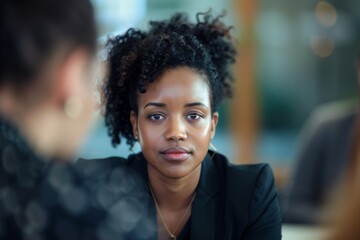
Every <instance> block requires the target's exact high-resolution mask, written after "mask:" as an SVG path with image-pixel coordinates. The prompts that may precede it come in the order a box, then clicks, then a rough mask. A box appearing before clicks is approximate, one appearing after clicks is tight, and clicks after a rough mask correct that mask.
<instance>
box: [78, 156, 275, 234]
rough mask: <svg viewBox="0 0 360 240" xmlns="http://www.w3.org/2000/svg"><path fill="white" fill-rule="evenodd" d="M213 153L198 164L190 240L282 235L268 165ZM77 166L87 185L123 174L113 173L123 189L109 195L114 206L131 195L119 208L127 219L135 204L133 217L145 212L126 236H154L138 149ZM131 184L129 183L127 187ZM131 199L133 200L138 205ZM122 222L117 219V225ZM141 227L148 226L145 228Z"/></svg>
mask: <svg viewBox="0 0 360 240" xmlns="http://www.w3.org/2000/svg"><path fill="white" fill-rule="evenodd" d="M212 154H213V153H212V152H209V154H208V155H207V156H206V158H205V160H204V161H203V163H202V168H201V177H200V182H199V184H198V186H197V189H196V192H197V194H196V198H195V200H194V202H193V206H192V215H191V218H190V220H189V221H190V222H188V224H187V226H188V229H189V235H190V239H196V240H199V239H221V240H225V239H243V240H262V239H264V240H277V239H281V217H280V209H279V203H278V197H277V192H276V190H275V186H274V178H273V174H272V171H271V169H270V167H269V166H268V165H267V164H253V165H233V164H230V163H229V162H228V161H227V159H226V158H225V157H224V156H222V155H220V154H215V155H214V156H213V157H212V158H211V157H210V156H212ZM78 166H79V168H80V169H81V171H83V173H84V174H85V176H88V181H89V184H92V183H91V182H93V183H94V182H99V181H103V180H105V181H109V182H111V183H110V185H114V180H111V179H113V178H114V177H111V176H113V175H114V172H118V173H120V172H121V173H122V174H125V175H126V176H123V177H120V175H119V174H117V175H118V176H119V177H117V178H118V180H117V183H118V184H119V186H118V188H119V189H122V190H121V191H118V192H117V193H114V194H112V196H111V197H108V198H110V199H113V203H112V204H117V201H123V200H121V199H122V198H124V197H125V198H127V199H129V201H127V202H128V203H127V204H125V205H126V208H125V207H124V208H122V211H124V214H125V215H127V216H129V217H131V213H129V211H134V209H135V208H137V207H139V208H141V209H142V210H141V211H137V212H135V216H136V214H137V215H139V212H141V213H144V214H143V215H142V216H141V217H138V223H137V224H136V226H135V224H133V225H134V226H133V229H132V231H128V232H127V234H126V239H139V238H140V237H139V235H136V234H138V232H139V231H140V232H142V233H143V236H145V235H146V234H148V239H157V226H156V224H157V222H156V210H155V205H154V202H153V200H152V198H151V195H150V192H149V187H148V184H147V179H148V176H147V163H146V160H145V159H144V157H143V155H142V154H141V153H139V154H136V155H130V156H129V158H128V159H123V158H119V157H110V158H106V159H97V160H80V161H79V162H78ZM119 178H121V179H119ZM91 179H92V180H91ZM94 180H95V181H94ZM121 181H124V182H121ZM129 182H130V185H132V187H128V186H126V187H125V185H129ZM134 182H135V183H136V184H134ZM121 185H124V186H121ZM139 199H140V200H139ZM129 202H136V206H135V204H134V205H131V204H130V205H129ZM139 203H140V205H139ZM121 224H122V223H120V222H118V226H120V225H121ZM126 224H127V225H129V224H128V223H126ZM126 224H125V225H126ZM149 225H150V226H149ZM145 229H152V230H151V231H149V232H146V231H145ZM145 232H146V233H145ZM181 235H182V234H181ZM137 236H138V237H137Z"/></svg>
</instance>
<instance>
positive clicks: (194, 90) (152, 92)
mask: <svg viewBox="0 0 360 240" xmlns="http://www.w3.org/2000/svg"><path fill="white" fill-rule="evenodd" d="M149 101H152V102H163V101H179V102H182V103H185V102H189V103H190V102H203V103H204V104H207V105H208V104H209V102H210V90H209V86H208V84H207V82H206V81H205V80H204V77H203V76H202V75H200V74H199V73H197V72H195V71H194V70H192V69H190V68H177V69H171V70H167V71H166V72H164V73H163V74H162V75H160V76H159V78H158V79H156V81H154V82H153V83H151V84H149V85H148V87H147V90H146V93H144V94H139V104H146V103H147V102H149Z"/></svg>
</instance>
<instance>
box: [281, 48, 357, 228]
mask: <svg viewBox="0 0 360 240" xmlns="http://www.w3.org/2000/svg"><path fill="white" fill-rule="evenodd" d="M356 70H357V76H358V84H360V54H358V56H357V61H356ZM358 117H359V100H358V98H354V99H348V100H342V101H338V102H334V103H328V104H325V105H323V106H321V107H318V108H316V109H315V111H314V113H313V114H312V116H311V118H310V119H309V121H308V123H307V124H306V126H305V128H304V130H303V132H302V134H303V135H302V141H301V149H300V152H299V154H298V157H297V160H296V165H295V168H294V173H293V176H292V179H291V182H290V184H289V186H287V187H288V188H287V189H285V190H284V191H283V197H282V201H281V205H282V211H283V220H284V222H286V223H294V224H319V223H322V222H323V221H326V219H325V218H327V217H328V214H327V210H326V209H327V205H328V204H329V202H331V201H332V195H333V193H334V192H336V191H337V188H338V187H339V186H340V184H341V183H342V181H343V179H344V176H346V175H347V170H348V165H349V159H350V158H351V150H352V148H353V146H354V142H355V129H356V127H357V124H356V119H357V118H358Z"/></svg>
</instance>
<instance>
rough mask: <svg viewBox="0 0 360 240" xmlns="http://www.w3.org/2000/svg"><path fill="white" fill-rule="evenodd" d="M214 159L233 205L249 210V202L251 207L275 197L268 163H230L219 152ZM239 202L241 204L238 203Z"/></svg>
mask: <svg viewBox="0 0 360 240" xmlns="http://www.w3.org/2000/svg"><path fill="white" fill-rule="evenodd" d="M214 160H215V162H216V165H217V166H218V167H217V168H218V175H219V176H220V181H222V182H223V188H224V189H225V193H226V195H227V198H228V199H230V201H231V202H233V203H234V205H236V206H239V207H240V206H244V207H245V208H248V210H249V207H250V206H249V204H250V205H252V207H251V209H253V206H257V205H258V204H266V201H270V202H271V201H273V200H275V199H277V191H276V188H275V181H274V176H273V172H272V170H271V167H270V165H269V164H266V163H257V164H232V163H229V162H228V160H227V159H226V158H225V157H224V156H222V155H220V154H219V155H218V156H217V157H216V158H214ZM276 201H277V200H276ZM239 202H242V203H243V204H242V205H239V204H238V203H239Z"/></svg>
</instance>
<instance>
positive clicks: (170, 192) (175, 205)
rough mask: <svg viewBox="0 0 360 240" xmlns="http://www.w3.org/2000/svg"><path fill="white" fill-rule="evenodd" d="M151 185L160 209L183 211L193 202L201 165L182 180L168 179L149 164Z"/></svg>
mask: <svg viewBox="0 0 360 240" xmlns="http://www.w3.org/2000/svg"><path fill="white" fill-rule="evenodd" d="M147 171H148V176H149V184H150V186H151V188H152V191H153V192H154V194H155V196H154V197H155V198H156V201H157V203H158V204H159V207H160V208H165V209H169V210H173V211H176V210H181V209H184V208H186V207H187V206H188V205H189V203H190V202H191V200H192V198H193V196H194V194H195V190H196V187H197V185H198V183H199V180H200V173H201V165H199V166H198V167H197V168H196V169H194V170H193V171H192V172H191V173H190V174H188V175H187V176H185V177H182V178H176V179H174V178H168V177H166V176H164V175H162V174H161V173H160V172H158V171H157V170H156V169H154V168H153V167H151V166H150V165H149V164H148V169H147Z"/></svg>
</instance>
